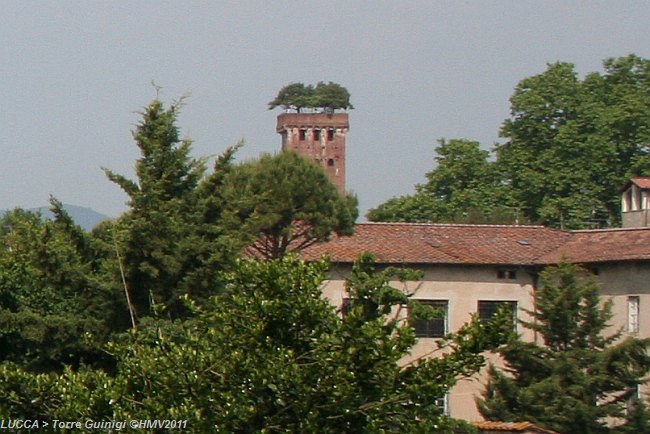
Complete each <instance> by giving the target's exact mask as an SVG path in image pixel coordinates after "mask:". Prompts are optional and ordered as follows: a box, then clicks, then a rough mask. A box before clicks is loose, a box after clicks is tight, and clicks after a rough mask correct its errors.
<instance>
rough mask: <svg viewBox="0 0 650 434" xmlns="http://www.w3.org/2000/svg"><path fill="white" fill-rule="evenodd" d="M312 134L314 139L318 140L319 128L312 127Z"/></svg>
mask: <svg viewBox="0 0 650 434" xmlns="http://www.w3.org/2000/svg"><path fill="white" fill-rule="evenodd" d="M313 135H314V141H319V140H320V130H319V129H316V128H314V131H313Z"/></svg>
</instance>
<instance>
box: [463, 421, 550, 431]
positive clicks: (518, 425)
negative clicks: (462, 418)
mask: <svg viewBox="0 0 650 434" xmlns="http://www.w3.org/2000/svg"><path fill="white" fill-rule="evenodd" d="M472 425H474V426H475V427H476V428H478V429H480V430H482V431H504V432H529V433H539V434H557V433H556V432H555V431H550V430H547V429H544V428H540V427H538V426H536V425H533V424H532V423H530V422H491V421H483V422H472Z"/></svg>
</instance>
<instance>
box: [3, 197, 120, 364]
mask: <svg viewBox="0 0 650 434" xmlns="http://www.w3.org/2000/svg"><path fill="white" fill-rule="evenodd" d="M52 210H53V212H54V215H55V219H54V221H45V220H43V219H42V218H41V216H40V215H38V214H35V213H31V212H27V211H23V210H20V209H17V210H14V211H11V212H9V213H7V214H5V215H4V216H3V218H2V219H1V220H0V242H1V243H2V244H3V246H6V248H4V249H2V250H1V251H0V348H1V350H0V359H1V360H2V361H4V362H8V361H10V362H14V363H17V364H19V365H21V366H22V367H23V368H25V369H28V370H31V371H44V372H48V371H59V370H61V369H63V366H64V365H72V366H79V365H80V364H82V363H83V364H90V365H97V364H99V365H101V364H104V363H105V362H107V357H106V355H105V353H104V352H103V350H102V347H103V345H104V344H105V343H106V342H107V340H108V337H109V336H110V334H111V332H113V331H116V329H117V328H116V326H115V325H116V324H115V319H116V316H118V314H117V310H118V309H119V302H117V301H116V300H115V299H114V297H113V294H111V293H110V291H107V290H106V289H105V288H104V287H103V285H101V279H99V277H98V275H99V272H100V267H99V263H100V261H99V258H102V256H103V255H104V252H103V251H102V250H101V248H100V247H101V246H100V245H99V244H97V243H96V242H95V241H94V240H93V239H92V237H90V236H89V235H88V234H86V233H85V232H84V231H83V230H82V229H81V228H79V227H78V226H76V225H75V224H74V223H73V222H72V220H71V218H70V216H69V215H67V213H66V212H65V211H64V210H63V207H62V205H61V203H60V202H58V201H56V200H55V199H52Z"/></svg>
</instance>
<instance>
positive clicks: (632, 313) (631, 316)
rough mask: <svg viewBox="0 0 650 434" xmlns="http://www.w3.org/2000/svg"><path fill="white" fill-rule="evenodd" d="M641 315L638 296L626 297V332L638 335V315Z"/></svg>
mask: <svg viewBox="0 0 650 434" xmlns="http://www.w3.org/2000/svg"><path fill="white" fill-rule="evenodd" d="M640 313H641V299H640V297H639V296H638V295H630V296H628V297H627V331H628V332H629V333H639V320H640V318H639V315H640Z"/></svg>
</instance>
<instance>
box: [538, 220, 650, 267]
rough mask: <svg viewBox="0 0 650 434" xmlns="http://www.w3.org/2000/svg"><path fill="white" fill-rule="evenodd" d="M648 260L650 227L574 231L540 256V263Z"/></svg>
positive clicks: (649, 253)
mask: <svg viewBox="0 0 650 434" xmlns="http://www.w3.org/2000/svg"><path fill="white" fill-rule="evenodd" d="M562 258H566V259H567V260H570V261H572V262H582V263H589V262H612V261H633V260H650V228H630V229H602V230H589V231H573V232H571V233H570V237H569V239H568V240H567V242H566V243H565V244H564V245H561V246H560V247H559V248H558V249H556V250H555V251H553V252H550V253H549V254H547V255H544V256H543V257H540V258H539V262H540V263H545V264H552V263H557V262H559V261H560V260H562Z"/></svg>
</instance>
